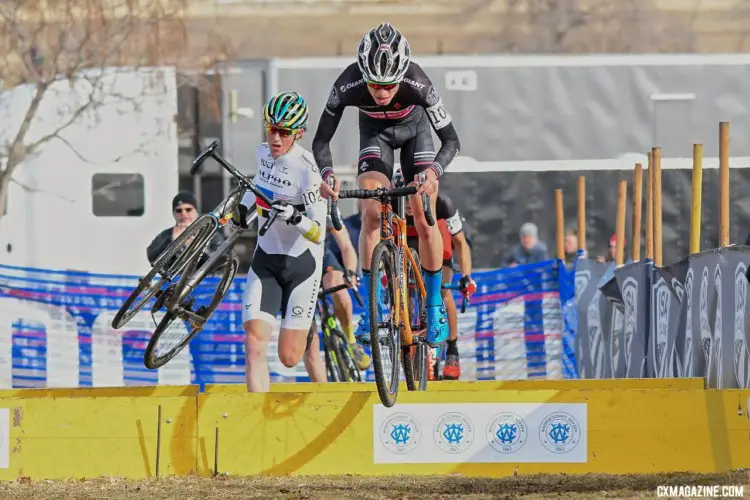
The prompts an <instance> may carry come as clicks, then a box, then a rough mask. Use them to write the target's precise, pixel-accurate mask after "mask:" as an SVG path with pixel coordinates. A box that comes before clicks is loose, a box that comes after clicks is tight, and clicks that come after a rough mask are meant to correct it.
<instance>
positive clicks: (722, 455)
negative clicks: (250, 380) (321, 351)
mask: <svg viewBox="0 0 750 500" xmlns="http://www.w3.org/2000/svg"><path fill="white" fill-rule="evenodd" d="M521 382H523V381H519V384H520V385H516V387H515V388H513V385H514V383H515V382H510V381H509V382H503V383H500V382H491V383H487V384H485V385H479V384H475V385H474V386H473V389H468V388H467V389H464V388H461V389H457V390H447V389H446V390H437V389H438V386H441V385H442V384H438V383H435V384H431V386H430V387H429V388H428V391H427V392H411V393H409V392H406V391H403V392H401V393H400V394H399V398H398V402H397V403H396V405H395V406H394V407H392V408H384V407H383V406H382V405H381V404H380V401H379V399H378V396H377V393H375V392H372V391H366V390H360V391H354V392H352V391H346V392H344V391H336V390H328V391H325V392H323V391H318V392H314V391H308V392H299V391H298V392H283V391H276V392H270V393H266V394H247V393H236V392H221V391H218V390H215V388H214V390H212V391H211V392H207V393H198V392H197V390H196V389H195V388H193V387H156V388H152V387H149V388H123V389H115V388H109V389H77V390H68V389H42V390H38V391H37V390H25V391H4V392H6V393H9V392H16V393H23V394H15V395H10V394H3V395H2V399H0V479H3V480H10V479H16V478H18V477H20V476H26V477H30V478H32V479H57V478H82V477H95V476H119V477H128V478H149V477H155V476H156V474H157V464H158V467H159V475H161V476H166V475H190V474H199V475H204V476H209V475H212V474H214V473H215V472H217V473H219V474H230V475H257V474H263V475H289V474H293V475H298V474H331V475H338V474H358V475H383V474H403V473H407V472H408V473H410V474H450V473H461V474H464V475H470V476H506V475H511V474H514V473H518V474H533V473H572V474H583V473H611V474H626V473H659V472H674V471H694V472H725V471H729V470H733V469H740V468H750V446H748V444H747V436H748V434H750V421H749V420H748V403H749V400H750V390H735V389H732V390H704V389H703V388H702V387H695V385H693V386H692V387H687V386H685V387H683V388H680V387H677V388H675V387H672V388H645V387H643V386H641V387H640V388H627V387H624V386H623V387H619V388H618V387H617V386H616V385H615V384H616V383H620V382H622V381H613V380H610V381H608V382H610V386H609V387H606V388H605V386H604V385H603V384H599V382H603V381H595V382H596V384H597V385H598V387H593V386H590V387H589V388H585V387H581V388H577V389H573V388H568V389H561V388H552V386H550V387H544V383H543V382H542V383H541V384H536V387H535V388H530V386H528V385H527V387H523V384H522V383H521ZM577 382H578V383H579V385H584V386H585V384H586V383H587V382H594V381H577ZM629 382H630V383H635V384H636V385H637V384H638V383H639V381H629ZM672 382H677V384H678V385H679V384H695V382H691V381H687V382H686V381H680V382H678V381H677V380H673V381H672ZM698 382H700V380H698ZM640 383H644V382H642V381H641V382H640ZM455 384H456V386H455V387H460V386H461V385H462V383H455ZM701 384H702V382H701ZM307 385H311V384H307ZM328 385H329V386H330V388H333V387H334V384H328ZM467 386H469V387H471V385H470V384H467ZM446 387H447V386H446ZM55 391H67V392H68V393H69V396H62V395H59V394H54V395H53V393H54V392H55ZM79 394H80V395H79ZM39 396H41V397H39ZM70 396H72V397H70ZM2 409H6V410H7V416H6V414H5V412H3V411H2ZM159 415H161V419H160V418H159ZM6 419H7V421H6ZM215 450H218V455H217V454H216V453H215ZM407 463H408V464H409V466H408V469H405V468H404V465H405V464H407ZM3 466H5V467H3Z"/></svg>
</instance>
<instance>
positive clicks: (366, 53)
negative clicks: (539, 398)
mask: <svg viewBox="0 0 750 500" xmlns="http://www.w3.org/2000/svg"><path fill="white" fill-rule="evenodd" d="M347 106H353V107H356V108H359V110H360V112H359V137H360V140H359V141H360V142H359V143H360V151H359V162H358V163H359V171H358V178H357V181H358V184H359V187H360V188H361V189H376V188H379V187H383V186H388V185H390V181H391V178H392V176H393V166H394V150H395V149H400V150H401V158H400V159H401V167H402V170H403V174H404V177H405V178H406V179H407V180H409V179H414V180H415V181H416V180H417V175H418V174H419V173H420V172H425V173H426V182H424V183H423V184H421V185H420V186H419V189H418V195H419V194H421V193H425V194H427V195H429V196H430V203H431V208H432V213H433V214H434V213H435V202H436V200H437V194H438V179H439V178H440V176H441V175H442V174H443V172H444V171H445V169H446V168H447V167H448V165H449V164H450V162H451V161H452V160H453V158H454V157H455V155H456V154H457V153H458V150H459V147H460V144H459V141H458V134H457V133H456V130H455V128H454V127H453V123H451V116H450V115H449V114H448V113H447V111H446V110H445V108H444V107H443V100H442V99H441V97H440V95H439V94H438V91H437V89H436V88H435V87H434V86H433V84H432V82H431V81H430V79H429V78H428V77H427V75H426V74H425V72H424V71H423V70H422V68H421V67H420V66H419V65H418V64H416V63H414V62H412V61H411V50H410V48H409V43H408V42H407V41H406V38H405V37H404V36H403V35H402V34H401V33H400V32H399V31H398V30H397V29H396V28H394V27H393V26H392V25H390V24H388V23H385V24H381V25H379V26H377V27H375V28H373V29H371V30H370V31H368V32H367V34H365V36H364V38H362V41H361V42H360V45H359V50H358V53H357V62H356V63H352V64H350V65H349V66H348V67H347V68H346V69H344V71H343V72H342V73H341V75H339V77H338V78H337V79H336V82H335V83H334V84H333V88H332V89H331V94H330V95H329V97H328V103H327V104H326V107H325V109H324V110H323V114H322V116H321V118H320V122H319V123H318V128H317V131H316V133H315V138H314V139H313V144H312V150H313V155H314V156H315V162H316V163H317V164H318V165H319V167H320V172H321V175H322V176H323V180H324V181H328V178H329V177H330V176H332V175H333V159H332V157H331V148H330V142H331V139H332V138H333V135H334V133H335V132H336V128H337V127H338V124H339V122H340V120H341V116H342V115H343V113H344V109H345V108H346V107H347ZM430 125H431V126H432V128H433V129H434V130H435V132H436V133H437V136H438V138H439V139H440V142H441V145H440V150H439V151H438V152H437V155H436V154H435V148H434V145H433V142H432V132H431V130H430ZM320 191H321V194H322V195H323V196H324V197H326V198H331V197H332V198H333V199H336V198H337V196H338V192H339V182H338V180H337V179H335V178H334V187H333V188H330V187H329V186H328V184H327V182H323V183H322V184H321V188H320ZM418 195H416V196H411V197H410V198H409V203H410V205H411V207H412V211H413V213H414V225H415V227H416V229H417V233H418V234H419V257H420V260H421V262H422V268H423V275H424V280H425V287H426V289H427V297H426V300H425V304H426V306H427V307H426V309H427V340H428V341H429V342H430V343H432V344H433V345H437V344H438V343H440V342H443V341H444V340H446V339H447V338H448V321H447V317H446V310H445V306H444V304H443V300H442V298H441V294H440V289H441V286H440V285H441V269H442V264H443V248H442V246H443V245H442V240H441V238H440V233H439V231H438V227H437V225H435V226H430V225H428V224H427V220H426V218H425V214H424V208H423V207H422V200H421V198H420V196H418ZM362 208H363V210H362V232H361V233H360V239H359V250H360V252H359V255H360V260H361V263H362V280H361V282H362V284H363V285H364V286H365V288H367V287H369V282H370V260H371V258H372V251H373V249H374V247H375V245H376V244H377V242H378V239H379V229H380V206H379V204H378V202H377V201H375V200H365V202H364V203H363V207H362ZM367 295H368V294H364V296H363V299H364V300H365V308H364V312H363V314H362V316H361V317H360V322H359V327H358V328H357V332H356V337H357V338H358V339H359V340H360V341H361V342H363V343H369V341H370V339H369V336H370V318H369V314H368V311H369V306H368V304H367V303H366V302H367V300H368V298H367Z"/></svg>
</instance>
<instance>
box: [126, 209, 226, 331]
mask: <svg viewBox="0 0 750 500" xmlns="http://www.w3.org/2000/svg"><path fill="white" fill-rule="evenodd" d="M217 227H218V222H217V220H216V219H215V218H214V217H212V216H210V215H202V216H201V217H199V218H198V219H196V220H195V222H193V223H192V224H190V226H189V227H188V228H187V229H185V231H183V232H182V234H180V235H179V236H178V237H177V238H176V239H175V240H174V241H173V242H172V243H171V244H170V245H169V246H168V247H167V248H166V250H164V252H163V253H162V254H161V255H160V256H159V257H158V258H157V259H156V261H154V265H153V267H152V268H151V271H149V272H148V273H147V274H146V275H145V276H144V277H142V278H141V279H139V280H138V286H137V287H136V288H135V290H133V291H132V292H131V293H130V295H129V296H128V298H127V299H125V302H123V304H122V306H120V309H119V310H118V311H117V313H115V317H114V318H112V328H114V329H115V330H117V329H120V328H122V327H123V326H125V325H126V324H127V323H128V322H129V321H130V320H131V319H133V317H134V316H135V315H136V314H137V313H138V311H140V310H141V309H143V306H145V305H146V303H148V301H149V300H150V299H151V298H152V297H153V296H154V295H156V294H157V292H161V293H165V292H166V290H164V289H163V287H164V285H165V284H166V283H167V282H170V281H171V280H172V278H174V277H175V276H176V275H177V274H178V273H180V271H182V270H183V269H184V268H185V267H186V265H187V264H188V263H189V262H190V261H192V260H193V259H194V258H195V257H196V256H197V255H200V252H202V251H203V247H205V245H206V244H207V243H208V240H209V239H210V238H211V237H212V236H213V234H214V232H215V230H216V228H217ZM157 275H158V278H157ZM155 279H156V281H154V280H155Z"/></svg>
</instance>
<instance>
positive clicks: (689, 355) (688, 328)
mask: <svg viewBox="0 0 750 500" xmlns="http://www.w3.org/2000/svg"><path fill="white" fill-rule="evenodd" d="M685 304H686V306H685V309H686V310H687V321H685V355H684V356H683V358H682V359H683V360H684V363H683V365H682V367H683V368H682V373H681V374H680V376H681V377H692V376H693V268H692V267H691V268H690V269H688V272H687V275H686V276H685Z"/></svg>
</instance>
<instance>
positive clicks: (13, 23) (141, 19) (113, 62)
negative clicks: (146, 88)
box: [0, 0, 223, 216]
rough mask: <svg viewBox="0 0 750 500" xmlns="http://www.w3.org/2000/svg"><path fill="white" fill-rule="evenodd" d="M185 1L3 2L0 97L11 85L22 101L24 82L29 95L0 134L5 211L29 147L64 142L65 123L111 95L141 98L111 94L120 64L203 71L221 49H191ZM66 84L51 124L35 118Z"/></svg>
mask: <svg viewBox="0 0 750 500" xmlns="http://www.w3.org/2000/svg"><path fill="white" fill-rule="evenodd" d="M184 8H185V5H184V0H46V1H45V0H6V1H4V2H2V3H0V85H2V87H0V101H2V100H3V97H4V96H6V97H7V96H8V95H10V93H11V92H13V101H14V102H12V103H10V104H11V105H12V106H15V108H18V106H19V102H18V101H19V99H18V97H17V95H18V94H19V92H18V89H19V88H21V89H24V90H25V91H26V92H21V94H22V95H25V97H26V98H27V99H25V100H23V102H22V103H21V104H20V105H21V106H22V108H23V109H21V110H20V112H18V113H17V115H16V117H15V119H12V120H10V122H9V123H8V120H7V119H6V117H4V119H5V121H6V128H7V126H10V127H11V128H10V129H6V130H5V131H4V136H0V162H1V163H0V216H1V215H2V213H3V212H4V207H5V205H6V199H7V194H8V186H9V184H10V183H11V182H14V173H16V171H17V169H18V168H19V166H21V165H22V164H23V163H24V160H25V159H26V158H28V157H29V155H31V154H34V153H35V152H37V151H39V150H40V149H41V148H43V147H44V145H45V144H47V143H49V142H50V141H52V140H61V141H63V142H65V141H66V139H65V134H64V132H65V130H66V129H68V128H69V127H71V126H72V125H73V124H75V123H77V122H78V121H80V120H84V119H87V115H88V116H90V115H91V114H92V113H94V114H95V112H96V110H97V108H98V107H100V106H102V105H103V104H104V103H105V102H107V101H109V102H111V101H112V100H113V99H130V100H131V101H132V104H133V106H137V99H134V96H133V94H132V92H130V93H122V94H121V95H114V94H115V93H117V92H118V91H117V90H116V85H114V84H113V79H114V78H116V76H117V74H118V72H123V73H124V72H130V73H131V74H132V72H133V71H134V70H140V69H143V68H146V67H152V68H153V67H155V66H160V65H169V66H178V67H180V68H186V66H187V68H186V69H188V70H193V71H189V72H188V73H192V74H194V75H200V74H201V70H202V69H204V67H205V66H210V65H213V64H214V63H215V61H216V60H217V59H218V58H221V57H222V56H223V54H222V51H221V50H216V49H217V48H216V47H215V46H214V47H208V48H209V49H212V52H213V54H210V53H209V54H203V56H202V55H200V54H197V53H195V52H194V53H188V52H187V50H188V49H187V39H186V33H185V29H184V25H183V22H182V16H183V13H184V12H183V11H184ZM186 61H190V64H187V65H186V64H185V62H186ZM195 70H197V71H195ZM183 83H184V82H183ZM64 92H69V93H72V94H75V96H74V97H72V98H68V99H63V100H64V105H63V106H61V109H60V110H59V113H58V116H57V117H56V119H54V120H52V122H53V123H52V124H50V123H46V124H45V125H44V126H41V127H39V126H37V122H39V120H40V119H42V118H43V117H40V113H41V111H40V110H42V109H43V108H44V107H45V101H49V100H54V99H56V98H55V97H54V96H55V94H60V93H64ZM126 94H128V95H126ZM16 111H19V110H18V109H16ZM170 118H171V117H170ZM35 127H36V128H37V129H38V130H36V131H34V129H35ZM0 129H2V127H0ZM0 132H2V130H0ZM71 147H72V146H71ZM15 182H18V181H17V180H16V181H15Z"/></svg>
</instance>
